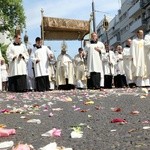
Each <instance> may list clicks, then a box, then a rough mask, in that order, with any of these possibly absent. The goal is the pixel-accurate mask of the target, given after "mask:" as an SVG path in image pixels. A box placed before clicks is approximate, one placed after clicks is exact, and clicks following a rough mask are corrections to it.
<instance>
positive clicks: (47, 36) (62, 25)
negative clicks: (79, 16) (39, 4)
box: [41, 17, 90, 40]
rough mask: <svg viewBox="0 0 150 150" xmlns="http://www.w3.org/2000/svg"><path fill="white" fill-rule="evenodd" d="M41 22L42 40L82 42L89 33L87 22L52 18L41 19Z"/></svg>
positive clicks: (88, 23)
mask: <svg viewBox="0 0 150 150" xmlns="http://www.w3.org/2000/svg"><path fill="white" fill-rule="evenodd" d="M42 21H43V22H42V26H41V34H42V33H43V32H44V33H43V34H42V35H43V36H44V37H43V38H44V40H83V38H84V36H85V35H86V34H88V33H89V32H90V22H89V21H84V20H72V19H62V18H52V17H43V19H42Z"/></svg>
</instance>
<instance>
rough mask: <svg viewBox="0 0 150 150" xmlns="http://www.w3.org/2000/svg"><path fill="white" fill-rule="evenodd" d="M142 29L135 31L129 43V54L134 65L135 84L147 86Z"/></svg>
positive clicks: (148, 82) (148, 83)
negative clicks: (135, 35)
mask: <svg viewBox="0 0 150 150" xmlns="http://www.w3.org/2000/svg"><path fill="white" fill-rule="evenodd" d="M143 34H144V33H143V30H138V31H137V38H135V39H133V41H132V44H131V55H132V58H133V65H134V67H135V71H134V76H133V77H134V78H135V83H136V85H137V86H139V87H141V86H149V85H150V81H149V79H148V74H147V68H146V58H145V49H144V39H143Z"/></svg>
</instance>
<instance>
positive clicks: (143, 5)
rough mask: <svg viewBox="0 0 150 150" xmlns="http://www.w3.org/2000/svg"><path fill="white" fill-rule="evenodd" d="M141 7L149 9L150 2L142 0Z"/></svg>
mask: <svg viewBox="0 0 150 150" xmlns="http://www.w3.org/2000/svg"><path fill="white" fill-rule="evenodd" d="M140 3H141V7H142V8H145V7H147V6H148V5H150V1H149V0H141V2H140Z"/></svg>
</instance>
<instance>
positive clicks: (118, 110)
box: [111, 107, 121, 112]
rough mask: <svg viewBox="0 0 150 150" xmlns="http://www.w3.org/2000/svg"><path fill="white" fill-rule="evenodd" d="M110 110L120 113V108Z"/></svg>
mask: <svg viewBox="0 0 150 150" xmlns="http://www.w3.org/2000/svg"><path fill="white" fill-rule="evenodd" d="M111 110H112V111H114V112H120V111H121V108H119V107H115V108H111Z"/></svg>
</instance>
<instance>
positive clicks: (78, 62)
mask: <svg viewBox="0 0 150 150" xmlns="http://www.w3.org/2000/svg"><path fill="white" fill-rule="evenodd" d="M78 52H79V53H78V54H77V55H75V57H74V69H75V78H76V86H77V88H79V89H84V88H86V83H87V77H86V65H85V52H84V51H83V48H79V49H78Z"/></svg>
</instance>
